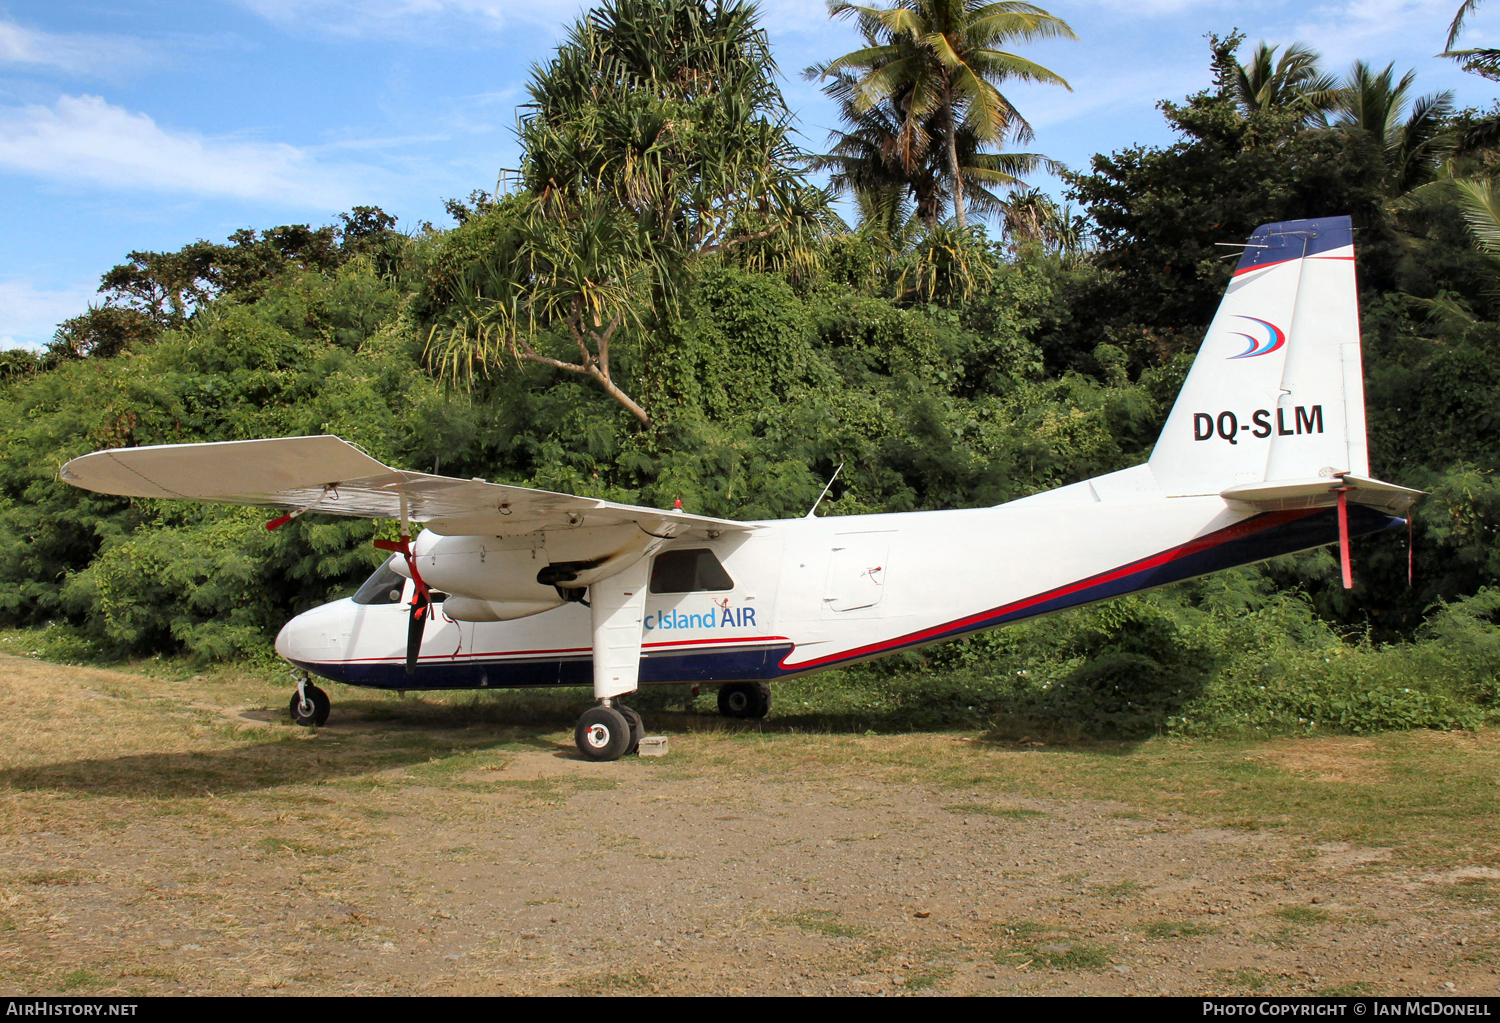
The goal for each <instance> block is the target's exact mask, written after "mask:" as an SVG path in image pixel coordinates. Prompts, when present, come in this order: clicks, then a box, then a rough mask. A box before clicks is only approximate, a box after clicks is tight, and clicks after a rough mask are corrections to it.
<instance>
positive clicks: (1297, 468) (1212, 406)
mask: <svg viewBox="0 0 1500 1023" xmlns="http://www.w3.org/2000/svg"><path fill="white" fill-rule="evenodd" d="M1150 464H1151V471H1152V474H1153V475H1154V476H1155V477H1156V480H1157V482H1158V484H1159V485H1160V486H1161V487H1162V489H1163V491H1164V492H1165V493H1167V494H1169V495H1189V494H1218V493H1220V492H1221V491H1223V490H1225V489H1227V488H1229V487H1232V486H1240V485H1244V484H1249V483H1258V482H1262V481H1266V480H1280V479H1303V478H1308V477H1315V476H1319V475H1320V474H1321V475H1323V476H1329V475H1332V474H1334V473H1343V472H1353V473H1355V474H1357V475H1366V474H1367V473H1368V471H1369V466H1368V458H1367V456H1366V442H1365V413H1364V383H1363V376H1362V370H1361V365H1360V354H1359V308H1358V299H1357V293H1356V289H1355V281H1354V244H1353V229H1352V227H1351V225H1350V222H1349V218H1348V217H1328V218H1324V219H1320V220H1293V221H1287V222H1285V223H1280V224H1266V225H1263V226H1261V227H1258V228H1256V230H1255V233H1254V234H1253V235H1251V236H1250V241H1249V243H1248V244H1247V245H1246V247H1245V252H1244V255H1243V256H1241V257H1240V262H1239V266H1238V267H1236V268H1235V272H1234V277H1233V279H1232V280H1231V281H1230V284H1229V288H1228V290H1227V291H1226V293H1225V295H1224V301H1223V302H1222V303H1221V304H1220V305H1219V311H1218V314H1217V315H1215V316H1214V320H1213V323H1212V324H1211V325H1210V326H1209V328H1208V334H1207V335H1206V336H1205V337H1204V339H1203V345H1202V347H1201V348H1199V350H1198V357H1197V358H1196V359H1195V360H1194V362H1193V367H1192V370H1191V371H1190V372H1189V373H1188V377H1187V380H1186V382H1185V383H1184V384H1183V387H1182V391H1181V393H1180V394H1179V395H1178V397H1177V403H1176V404H1175V405H1174V406H1173V407H1172V413H1171V415H1170V416H1168V417H1167V424H1166V427H1165V429H1163V431H1162V435H1161V437H1160V439H1159V440H1158V441H1157V444H1156V447H1155V449H1153V451H1152V454H1151V462H1150Z"/></svg>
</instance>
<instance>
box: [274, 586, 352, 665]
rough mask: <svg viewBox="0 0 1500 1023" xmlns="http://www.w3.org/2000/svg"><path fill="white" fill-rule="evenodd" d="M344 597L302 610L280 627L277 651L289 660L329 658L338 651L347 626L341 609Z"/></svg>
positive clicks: (345, 634) (333, 658)
mask: <svg viewBox="0 0 1500 1023" xmlns="http://www.w3.org/2000/svg"><path fill="white" fill-rule="evenodd" d="M345 603H347V601H334V602H333V603H332V604H324V605H323V606H322V607H315V608H313V609H312V610H311V611H304V612H302V613H301V614H300V615H298V616H297V617H295V618H293V619H292V620H291V621H289V622H287V623H286V624H285V625H283V626H282V627H281V631H280V632H279V633H277V635H276V652H277V653H278V654H280V655H281V656H282V657H284V658H286V659H287V660H289V661H308V660H312V661H328V660H335V659H337V658H338V656H339V655H340V651H341V649H342V647H343V643H344V641H345V640H346V639H347V638H348V633H349V627H348V622H347V621H345V616H344V615H343V614H341V613H340V612H341V611H342V610H343V608H342V607H341V605H343V604H345Z"/></svg>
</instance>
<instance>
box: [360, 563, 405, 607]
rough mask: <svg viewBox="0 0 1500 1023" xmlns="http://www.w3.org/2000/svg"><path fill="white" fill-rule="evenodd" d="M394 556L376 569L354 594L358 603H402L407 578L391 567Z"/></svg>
mask: <svg viewBox="0 0 1500 1023" xmlns="http://www.w3.org/2000/svg"><path fill="white" fill-rule="evenodd" d="M395 560H396V559H395V558H394V557H393V558H391V559H390V560H389V561H387V562H386V563H385V564H383V565H381V566H380V567H379V568H377V569H376V570H375V574H374V575H372V576H370V578H368V579H366V580H365V582H364V585H363V586H361V587H360V588H359V589H358V590H357V591H355V594H354V602H355V603H356V604H399V603H401V590H402V588H403V587H404V586H405V585H406V580H405V579H404V578H402V577H401V576H399V575H397V574H396V570H395V569H393V568H392V567H391V562H393V561H395Z"/></svg>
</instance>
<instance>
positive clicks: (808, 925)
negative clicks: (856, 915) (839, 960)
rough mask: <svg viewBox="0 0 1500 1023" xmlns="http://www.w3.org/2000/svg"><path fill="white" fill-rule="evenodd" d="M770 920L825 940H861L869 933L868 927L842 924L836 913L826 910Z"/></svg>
mask: <svg viewBox="0 0 1500 1023" xmlns="http://www.w3.org/2000/svg"><path fill="white" fill-rule="evenodd" d="M771 919H772V920H773V921H774V922H776V923H779V924H784V925H789V926H792V927H800V928H802V930H804V931H810V932H812V933H813V934H821V935H823V936H824V937H825V938H863V937H867V936H868V935H869V934H870V933H871V931H870V928H868V927H863V926H861V925H859V924H850V923H845V922H843V921H842V920H840V919H839V914H838V913H835V912H834V911H832V910H828V909H804V910H801V911H800V912H797V913H792V914H789V915H786V916H777V917H772V918H771Z"/></svg>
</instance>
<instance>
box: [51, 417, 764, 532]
mask: <svg viewBox="0 0 1500 1023" xmlns="http://www.w3.org/2000/svg"><path fill="white" fill-rule="evenodd" d="M62 478H63V480H64V481H65V482H67V483H71V484H73V485H74V486H77V487H82V488H83V489H85V490H93V491H96V492H98V493H101V494H118V495H121V496H124V497H158V498H169V499H176V500H188V501H208V502H212V503H217V504H246V505H259V506H263V507H267V508H284V509H287V510H289V511H296V512H301V511H312V512H317V513H320V514H324V515H345V516H352V517H358V518H382V519H396V518H400V517H401V510H402V509H401V505H402V501H403V499H405V502H406V505H407V508H408V510H409V514H410V517H411V519H412V520H413V521H415V522H422V523H426V525H427V527H428V528H429V529H431V530H432V531H433V532H435V533H440V534H443V535H447V536H455V535H462V536H470V535H478V534H484V533H489V534H492V535H496V536H507V535H508V536H515V535H518V534H522V533H529V532H535V531H536V530H541V529H569V528H572V527H576V526H582V525H588V526H609V525H620V524H624V523H631V522H633V523H635V524H636V525H638V526H640V528H642V529H644V530H645V531H646V532H648V533H651V534H653V535H656V536H685V535H688V534H689V533H697V534H698V535H703V536H707V535H714V536H717V535H718V534H720V533H724V532H748V531H750V530H752V529H754V528H755V527H753V526H749V525H746V524H745V523H741V522H733V521H730V520H728V519H715V518H709V517H707V516H703V515H688V514H686V513H684V512H681V511H666V510H662V509H659V508H642V507H637V506H635V505H628V504H615V503H614V502H612V501H600V500H597V499H595V498H591V497H575V496H573V495H571V494H558V493H554V492H552V491H548V490H533V489H531V488H530V487H510V486H504V485H501V484H498V483H486V482H484V481H483V480H464V479H456V478H454V477H451V476H434V475H432V474H430V473H425V472H406V471H404V470H400V469H393V468H391V467H390V466H388V465H386V464H385V463H383V462H381V461H379V460H377V459H374V458H371V457H370V456H369V455H367V454H365V453H364V452H363V451H361V450H360V449H359V448H357V447H355V446H354V445H353V444H350V443H349V442H347V441H345V440H342V439H340V438H338V437H333V436H329V435H323V436H317V437H281V438H275V439H270V440H242V441H224V442H220V443H212V444H160V445H155V446H152V447H140V448H112V449H110V450H107V451H95V452H94V453H93V454H89V455H83V456H82V457H79V458H75V459H73V460H72V461H71V462H69V463H67V464H66V465H64V466H63V467H62Z"/></svg>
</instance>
